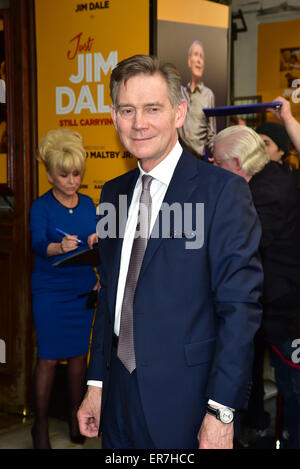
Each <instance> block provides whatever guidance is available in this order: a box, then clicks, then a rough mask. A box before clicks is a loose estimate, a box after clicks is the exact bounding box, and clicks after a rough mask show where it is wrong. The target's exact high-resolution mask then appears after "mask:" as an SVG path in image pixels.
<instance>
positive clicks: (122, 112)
mask: <svg viewBox="0 0 300 469" xmlns="http://www.w3.org/2000/svg"><path fill="white" fill-rule="evenodd" d="M133 114H134V111H133V109H126V108H125V109H124V108H123V109H120V115H121V117H131V116H133Z"/></svg>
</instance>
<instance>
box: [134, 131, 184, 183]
mask: <svg viewBox="0 0 300 469" xmlns="http://www.w3.org/2000/svg"><path fill="white" fill-rule="evenodd" d="M181 153H182V146H181V145H180V143H179V142H178V140H177V142H176V144H175V146H174V147H173V149H172V150H171V151H170V153H169V154H168V155H167V156H166V157H165V158H164V159H163V160H162V161H161V162H160V163H159V164H158V165H157V166H155V167H154V168H153V169H152V170H151V171H149V173H146V172H145V171H144V170H143V169H142V168H141V166H140V162H138V167H139V170H140V178H141V177H142V176H143V175H144V174H148V175H149V176H152V177H153V178H154V179H157V180H158V181H160V182H162V183H163V184H166V185H167V186H168V185H169V184H170V181H171V179H172V176H173V173H174V171H175V168H176V165H177V163H178V161H179V158H180V157H181Z"/></svg>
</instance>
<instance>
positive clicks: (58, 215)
mask: <svg viewBox="0 0 300 469" xmlns="http://www.w3.org/2000/svg"><path fill="white" fill-rule="evenodd" d="M78 196H79V200H78V205H77V206H76V207H75V208H73V209H72V210H70V209H68V208H67V207H64V206H63V205H61V204H60V203H59V202H58V201H57V200H56V199H55V197H54V196H53V194H52V192H51V191H49V192H46V193H45V194H44V195H42V196H41V197H39V198H38V199H37V200H35V201H34V202H33V204H32V206H31V211H30V229H31V235H32V249H33V251H34V253H35V265H34V270H33V272H32V277H31V291H32V309H33V316H34V321H35V326H36V332H37V342H38V357H39V358H44V359H48V360H54V359H63V358H71V357H76V356H80V355H85V354H86V353H87V352H88V349H89V338H90V333H91V326H92V320H93V313H94V310H93V308H91V309H87V307H86V301H87V297H86V296H83V297H81V298H79V297H78V296H79V295H82V294H84V293H88V292H89V291H90V290H92V288H93V287H94V285H95V283H96V280H97V278H96V274H95V271H94V269H93V267H92V266H89V265H87V266H72V267H54V266H53V264H54V263H55V262H57V261H58V260H60V259H63V258H64V257H68V256H70V255H72V254H74V253H75V252H78V251H79V250H82V249H87V248H88V246H87V245H86V246H82V247H78V248H77V250H76V251H70V252H69V253H66V254H61V255H57V256H47V246H48V245H49V244H50V243H58V242H60V241H61V240H62V235H60V234H59V233H57V232H56V228H59V229H61V230H63V231H64V232H66V233H69V234H72V235H74V234H75V235H78V238H79V239H81V240H82V241H84V242H86V241H87V238H88V236H89V235H90V234H91V233H95V232H96V224H97V216H96V209H95V206H94V204H93V201H92V200H91V199H90V198H89V197H87V196H86V195H82V194H78Z"/></svg>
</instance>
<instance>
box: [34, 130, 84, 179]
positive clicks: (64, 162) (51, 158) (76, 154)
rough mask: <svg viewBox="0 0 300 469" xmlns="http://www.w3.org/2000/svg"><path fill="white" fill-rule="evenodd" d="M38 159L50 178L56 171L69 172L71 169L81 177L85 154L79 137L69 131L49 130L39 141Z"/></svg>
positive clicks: (77, 134)
mask: <svg viewBox="0 0 300 469" xmlns="http://www.w3.org/2000/svg"><path fill="white" fill-rule="evenodd" d="M39 159H40V160H41V161H42V162H43V163H44V165H45V167H46V170H47V172H48V173H49V174H50V176H52V177H53V176H54V175H55V173H56V171H57V170H60V171H65V172H70V171H71V170H72V168H75V169H76V170H77V171H78V172H79V173H80V174H81V175H83V173H84V170H85V159H86V152H85V149H84V147H83V142H82V137H81V135H80V134H79V133H78V132H74V131H72V130H69V129H54V130H49V132H47V134H46V135H45V136H44V137H43V138H42V139H41V141H40V145H39Z"/></svg>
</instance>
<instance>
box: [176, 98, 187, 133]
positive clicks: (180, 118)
mask: <svg viewBox="0 0 300 469" xmlns="http://www.w3.org/2000/svg"><path fill="white" fill-rule="evenodd" d="M186 113H187V102H186V100H185V99H182V100H181V102H180V103H179V104H178V106H177V109H176V128H177V129H179V128H180V127H182V126H183V124H184V121H185V117H186Z"/></svg>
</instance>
